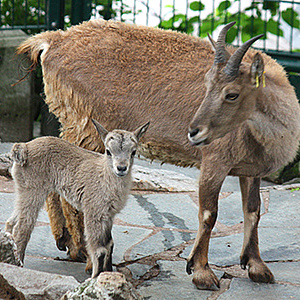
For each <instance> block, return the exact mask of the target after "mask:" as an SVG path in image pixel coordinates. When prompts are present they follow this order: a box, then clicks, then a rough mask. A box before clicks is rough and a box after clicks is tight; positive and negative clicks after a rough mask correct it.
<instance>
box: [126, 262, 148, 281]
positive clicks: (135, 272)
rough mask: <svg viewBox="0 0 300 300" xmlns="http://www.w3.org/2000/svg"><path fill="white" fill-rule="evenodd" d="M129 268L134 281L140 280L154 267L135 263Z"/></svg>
mask: <svg viewBox="0 0 300 300" xmlns="http://www.w3.org/2000/svg"><path fill="white" fill-rule="evenodd" d="M127 268H128V269H129V270H130V272H131V275H132V278H133V279H140V278H141V277H143V276H144V275H145V274H146V273H147V272H148V271H149V270H150V269H151V268H152V266H150V265H146V264H140V263H134V264H131V265H128V266H127Z"/></svg>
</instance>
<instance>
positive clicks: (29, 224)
mask: <svg viewBox="0 0 300 300" xmlns="http://www.w3.org/2000/svg"><path fill="white" fill-rule="evenodd" d="M93 123H94V124H95V127H96V129H97V131H98V133H99V135H100V136H101V139H102V141H103V143H104V146H105V149H106V151H105V153H104V154H100V153H95V152H92V151H89V150H86V149H83V148H80V147H77V146H75V145H72V144H70V143H69V142H67V141H64V140H62V139H59V138H56V137H41V138H37V139H35V140H33V141H30V142H28V143H17V144H14V145H13V147H12V150H11V157H12V160H13V166H12V176H13V179H14V182H15V187H16V193H17V198H16V201H15V208H14V211H13V213H12V215H11V217H10V218H9V219H8V220H7V222H6V231H8V232H10V233H12V234H13V238H14V241H15V242H16V245H17V254H18V257H19V258H20V260H21V261H22V263H23V261H24V256H25V249H26V246H27V243H28V242H29V238H30V235H31V233H32V231H33V228H34V225H35V223H36V220H37V217H38V213H39V211H40V210H41V208H42V207H43V205H44V203H45V201H46V199H47V196H48V194H49V193H51V192H57V193H59V194H60V195H61V196H63V197H64V199H66V200H67V201H68V202H69V203H70V204H71V205H73V206H74V207H76V209H78V210H79V211H81V212H83V215H84V233H85V237H86V245H87V251H88V254H89V257H90V258H91V261H92V265H93V274H92V277H96V276H97V275H99V273H100V272H103V271H112V251H113V240H112V236H111V229H112V225H113V219H114V216H115V215H116V214H117V213H119V212H120V211H121V209H122V208H123V207H124V206H125V204H126V200H127V197H128V194H129V191H130V187H131V169H132V168H131V167H132V164H133V158H134V155H135V152H136V148H137V144H138V140H139V138H140V137H141V136H142V135H143V134H144V133H145V132H146V130H147V128H148V126H149V123H147V124H145V125H144V126H141V127H140V128H138V129H136V130H135V131H134V132H128V131H125V130H113V131H112V132H108V131H107V130H106V129H105V128H104V127H103V126H102V125H100V124H99V123H98V122H97V121H95V120H93Z"/></svg>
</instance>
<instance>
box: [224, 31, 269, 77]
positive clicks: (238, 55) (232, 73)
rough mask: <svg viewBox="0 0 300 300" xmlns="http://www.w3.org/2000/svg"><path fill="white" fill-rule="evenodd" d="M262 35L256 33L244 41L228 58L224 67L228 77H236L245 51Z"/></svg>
mask: <svg viewBox="0 0 300 300" xmlns="http://www.w3.org/2000/svg"><path fill="white" fill-rule="evenodd" d="M263 36H264V35H263V34H260V35H257V36H255V37H253V38H251V39H250V40H248V41H247V42H245V43H244V44H243V45H242V46H240V47H239V48H238V49H237V50H236V51H235V52H234V53H233V54H232V55H231V57H230V58H229V60H228V62H227V64H226V67H225V68H224V73H225V74H227V75H228V76H229V77H232V78H236V77H237V76H238V72H239V68H240V64H241V62H242V59H243V57H244V55H245V53H246V52H247V50H248V49H249V47H250V46H251V45H252V44H253V43H254V42H255V41H257V40H258V39H260V38H261V37H263Z"/></svg>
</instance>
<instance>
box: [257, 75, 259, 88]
mask: <svg viewBox="0 0 300 300" xmlns="http://www.w3.org/2000/svg"><path fill="white" fill-rule="evenodd" d="M256 87H257V88H258V87H259V78H258V74H257V73H256Z"/></svg>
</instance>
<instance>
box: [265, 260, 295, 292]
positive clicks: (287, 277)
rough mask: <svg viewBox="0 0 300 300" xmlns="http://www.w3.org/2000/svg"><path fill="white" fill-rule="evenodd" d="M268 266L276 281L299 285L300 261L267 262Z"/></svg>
mask: <svg viewBox="0 0 300 300" xmlns="http://www.w3.org/2000/svg"><path fill="white" fill-rule="evenodd" d="M268 267H269V268H270V270H271V271H272V273H273V274H274V276H275V280H276V281H282V282H289V283H293V284H298V285H300V274H299V271H300V261H287V262H276V263H268ZM299 296H300V293H299Z"/></svg>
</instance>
